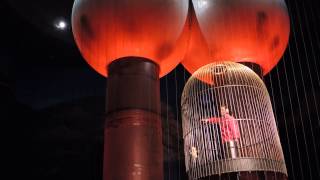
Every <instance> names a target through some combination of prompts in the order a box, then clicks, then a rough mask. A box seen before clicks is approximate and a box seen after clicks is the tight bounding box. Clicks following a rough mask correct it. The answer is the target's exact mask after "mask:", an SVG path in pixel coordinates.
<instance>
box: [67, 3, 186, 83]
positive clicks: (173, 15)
mask: <svg viewBox="0 0 320 180" xmlns="http://www.w3.org/2000/svg"><path fill="white" fill-rule="evenodd" d="M187 13H188V0H179V1H172V0H153V1H150V0H140V1H136V0H130V1H129V0H126V1H120V0H76V1H75V3H74V7H73V12H72V27H73V34H74V37H75V41H76V43H77V45H78V47H79V49H80V51H81V53H82V55H83V57H84V58H85V59H86V61H87V62H88V64H89V65H91V66H92V67H93V68H94V69H95V70H96V71H97V72H99V73H100V74H102V75H104V76H107V74H108V72H107V68H106V67H107V66H108V65H109V64H110V63H111V62H112V61H114V60H116V59H119V58H123V57H127V56H137V57H143V58H147V59H150V60H152V61H154V62H155V63H156V64H158V65H159V67H160V77H162V76H164V75H165V74H167V73H168V72H170V71H171V70H172V69H174V67H175V66H176V65H177V64H179V62H180V60H181V59H182V57H183V55H184V53H185V49H186V44H187V43H186V42H185V41H186V39H187V38H185V37H182V36H181V34H182V31H183V28H184V26H185V23H186V18H187Z"/></svg>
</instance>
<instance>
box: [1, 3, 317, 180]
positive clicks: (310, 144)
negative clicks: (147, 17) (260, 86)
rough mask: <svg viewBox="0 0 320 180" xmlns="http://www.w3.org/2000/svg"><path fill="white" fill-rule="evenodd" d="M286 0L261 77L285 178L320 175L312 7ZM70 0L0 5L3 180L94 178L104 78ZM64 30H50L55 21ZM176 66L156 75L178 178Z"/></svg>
mask: <svg viewBox="0 0 320 180" xmlns="http://www.w3.org/2000/svg"><path fill="white" fill-rule="evenodd" d="M316 2H317V0H303V1H302V0H291V1H287V5H288V8H289V13H290V17H291V36H290V43H289V46H288V48H287V51H286V52H285V54H284V56H283V58H282V60H281V61H280V62H279V64H278V65H277V66H276V68H274V69H273V70H272V71H271V73H270V74H268V75H267V76H265V77H264V80H265V82H266V85H267V87H268V89H269V93H270V96H271V100H272V102H273V105H274V112H275V115H276V119H277V123H278V128H279V133H280V138H281V142H282V147H283V149H284V154H285V159H286V163H287V168H288V173H289V179H295V180H300V179H314V180H318V179H320V160H319V159H320V145H319V144H320V141H319V138H320V118H319V116H320V111H319V110H320V106H319V104H320V76H319V74H320V71H319V70H320V62H319V61H320V33H319V32H320V25H319V24H320V5H319V4H317V3H316ZM72 5H73V0H29V1H24V0H7V1H1V2H0V17H1V21H0V32H1V33H0V37H1V38H0V109H1V111H0V112H1V116H0V119H1V122H2V123H3V126H2V127H3V128H2V129H3V131H2V132H4V136H3V137H4V139H5V140H4V142H6V143H5V144H4V145H3V146H4V148H3V149H5V150H7V153H5V154H4V156H5V157H6V159H8V161H6V162H7V164H6V166H7V167H9V169H10V171H8V173H9V174H10V177H12V178H10V179H14V178H13V177H22V178H25V179H42V180H43V179H46V180H50V179H59V180H63V179H79V180H81V179H83V180H85V179H86V180H88V179H97V180H101V179H102V152H103V149H102V148H103V144H102V143H103V121H104V117H105V114H104V109H105V107H104V102H105V93H106V86H107V84H106V79H105V78H104V77H102V76H101V75H99V74H98V73H96V72H95V71H94V70H93V69H92V68H91V67H89V66H88V65H87V64H86V62H85V61H84V60H83V58H82V57H81V55H80V53H79V51H78V49H77V47H76V45H75V43H74V41H73V37H72V32H71V28H70V15H71V9H72ZM61 19H62V20H65V21H66V22H67V23H68V27H67V29H66V30H64V31H61V30H58V29H57V28H55V26H54V23H56V22H57V21H59V20H61ZM188 77H189V74H188V73H187V72H186V71H185V70H184V68H183V67H182V66H181V65H179V66H178V67H177V68H176V69H175V70H174V71H172V72H171V73H170V74H169V75H167V76H165V77H164V78H162V79H161V100H162V112H163V113H162V114H163V115H162V116H163V129H164V130H163V131H164V135H165V137H164V145H165V149H164V154H165V162H164V168H165V178H166V179H172V180H173V179H185V178H186V175H185V170H184V160H183V149H182V148H183V147H182V146H181V145H182V138H181V118H180V113H179V106H180V96H181V92H182V89H183V86H184V83H185V81H186V79H187V78H188Z"/></svg>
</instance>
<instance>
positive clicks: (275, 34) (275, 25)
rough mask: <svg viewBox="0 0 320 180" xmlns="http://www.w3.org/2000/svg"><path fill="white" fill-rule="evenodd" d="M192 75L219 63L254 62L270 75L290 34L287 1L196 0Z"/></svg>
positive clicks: (190, 54) (186, 60)
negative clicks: (203, 67)
mask: <svg viewBox="0 0 320 180" xmlns="http://www.w3.org/2000/svg"><path fill="white" fill-rule="evenodd" d="M193 5H194V10H195V16H196V19H194V21H197V22H193V23H192V32H191V39H190V43H189V50H188V52H187V54H186V56H185V58H184V60H183V62H182V64H183V65H184V67H185V68H186V69H187V70H188V71H189V72H191V73H193V72H195V71H196V70H197V69H199V68H200V67H202V66H204V65H207V64H210V63H212V62H215V61H223V60H226V61H234V62H252V63H256V64H259V65H260V66H261V68H262V70H263V73H264V74H266V73H268V72H269V71H270V70H271V69H272V68H273V67H274V66H275V65H276V64H277V63H278V61H279V60H280V58H281V56H282V55H283V53H284V51H285V49H286V46H287V43H288V39H289V32H290V21H289V17H288V12H287V8H286V5H285V2H284V0H230V1H227V0H214V1H212V0H193Z"/></svg>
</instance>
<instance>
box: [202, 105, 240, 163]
mask: <svg viewBox="0 0 320 180" xmlns="http://www.w3.org/2000/svg"><path fill="white" fill-rule="evenodd" d="M220 113H221V117H211V118H208V119H201V121H202V122H206V123H219V125H220V133H221V139H222V143H223V144H225V145H226V146H227V149H228V152H225V154H228V156H229V157H230V156H231V158H236V157H237V150H236V148H237V147H236V146H237V143H238V141H239V139H240V137H241V136H240V129H239V124H238V121H237V120H236V119H235V118H234V117H233V116H232V115H230V114H229V109H228V108H226V107H225V106H221V107H220Z"/></svg>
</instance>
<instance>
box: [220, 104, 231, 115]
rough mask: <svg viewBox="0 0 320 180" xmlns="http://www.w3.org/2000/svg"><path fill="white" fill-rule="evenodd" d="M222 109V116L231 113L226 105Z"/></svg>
mask: <svg viewBox="0 0 320 180" xmlns="http://www.w3.org/2000/svg"><path fill="white" fill-rule="evenodd" d="M220 111H221V115H222V116H224V115H226V114H228V113H229V109H228V108H225V107H224V106H222V107H221V109H220Z"/></svg>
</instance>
